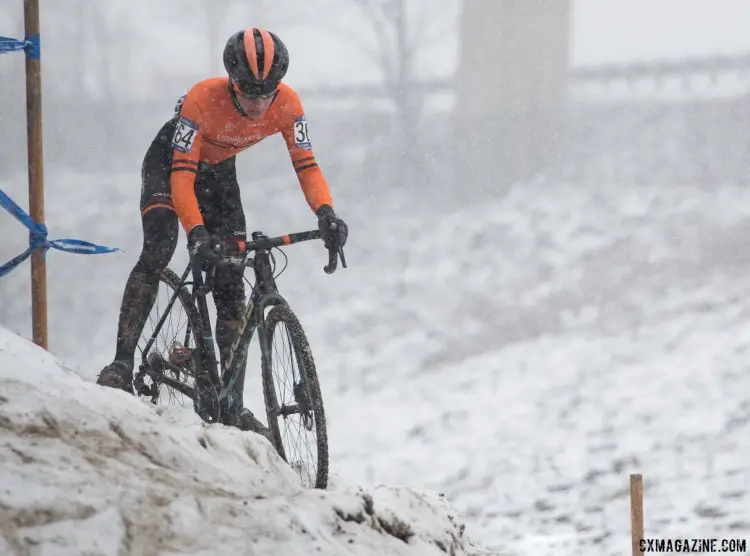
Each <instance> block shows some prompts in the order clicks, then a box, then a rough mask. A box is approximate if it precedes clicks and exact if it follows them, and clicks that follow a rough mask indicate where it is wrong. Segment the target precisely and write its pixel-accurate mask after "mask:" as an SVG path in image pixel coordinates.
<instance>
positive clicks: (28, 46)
mask: <svg viewBox="0 0 750 556" xmlns="http://www.w3.org/2000/svg"><path fill="white" fill-rule="evenodd" d="M18 50H25V51H26V56H28V57H29V58H31V59H32V60H38V59H39V58H40V56H41V43H40V40H39V35H38V34H37V35H32V36H30V37H29V38H28V39H26V40H23V41H19V40H18V39H12V38H10V37H0V54H2V53H3V52H16V51H18Z"/></svg>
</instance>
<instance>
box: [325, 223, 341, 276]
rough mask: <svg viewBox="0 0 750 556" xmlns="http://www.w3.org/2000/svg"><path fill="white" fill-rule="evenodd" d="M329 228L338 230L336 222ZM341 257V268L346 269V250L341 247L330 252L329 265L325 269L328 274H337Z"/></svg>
mask: <svg viewBox="0 0 750 556" xmlns="http://www.w3.org/2000/svg"><path fill="white" fill-rule="evenodd" d="M328 228H329V229H330V230H332V231H335V230H336V229H337V228H338V225H337V224H336V222H331V224H330V225H329V226H328ZM339 257H341V266H343V267H344V268H346V257H344V248H343V247H341V246H339V247H338V249H329V250H328V264H327V265H326V266H324V267H323V270H324V271H325V273H326V274H333V273H334V272H336V267H337V266H338V263H339Z"/></svg>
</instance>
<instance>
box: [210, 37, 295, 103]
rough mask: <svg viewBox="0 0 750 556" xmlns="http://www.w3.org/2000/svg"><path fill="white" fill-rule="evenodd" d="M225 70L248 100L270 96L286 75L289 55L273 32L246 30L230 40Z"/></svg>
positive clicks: (227, 46)
mask: <svg viewBox="0 0 750 556" xmlns="http://www.w3.org/2000/svg"><path fill="white" fill-rule="evenodd" d="M224 68H225V69H226V70H227V73H228V74H229V78H230V79H231V80H232V81H233V82H234V84H235V86H236V87H237V88H238V89H239V91H240V93H241V94H243V95H244V96H247V97H250V98H253V97H256V98H257V97H262V96H267V95H269V94H271V93H273V92H274V91H275V90H276V88H277V87H278V86H279V82H280V81H281V80H282V79H283V78H284V75H286V71H287V69H288V68H289V52H288V51H287V49H286V46H284V43H283V42H281V39H279V37H277V36H276V35H274V34H273V33H271V32H270V31H266V30H265V29H259V28H257V27H253V28H251V29H244V30H242V31H237V32H236V33H235V34H234V35H232V36H231V37H229V40H228V41H227V44H226V46H225V47H224Z"/></svg>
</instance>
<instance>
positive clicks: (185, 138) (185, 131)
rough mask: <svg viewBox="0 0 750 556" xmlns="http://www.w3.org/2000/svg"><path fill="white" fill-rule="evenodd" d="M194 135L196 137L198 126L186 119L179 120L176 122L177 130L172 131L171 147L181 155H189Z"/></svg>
mask: <svg viewBox="0 0 750 556" xmlns="http://www.w3.org/2000/svg"><path fill="white" fill-rule="evenodd" d="M196 135H198V124H196V123H194V122H191V121H190V120H188V119H187V118H184V117H183V118H180V120H179V121H178V122H177V128H176V129H175V130H174V136H173V137H172V145H173V146H174V148H175V149H177V150H178V151H180V152H182V153H189V152H190V151H192V150H193V143H195V137H196Z"/></svg>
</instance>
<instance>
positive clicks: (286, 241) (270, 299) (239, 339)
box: [140, 230, 346, 421]
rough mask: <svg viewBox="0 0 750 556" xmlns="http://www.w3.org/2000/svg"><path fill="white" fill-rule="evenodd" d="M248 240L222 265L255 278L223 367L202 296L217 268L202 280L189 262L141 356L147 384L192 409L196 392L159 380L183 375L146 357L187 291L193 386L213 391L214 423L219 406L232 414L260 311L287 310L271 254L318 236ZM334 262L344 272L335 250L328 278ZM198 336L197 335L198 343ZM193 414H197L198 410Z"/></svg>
mask: <svg viewBox="0 0 750 556" xmlns="http://www.w3.org/2000/svg"><path fill="white" fill-rule="evenodd" d="M252 237H253V241H252V242H249V243H248V244H247V250H246V253H245V255H244V256H242V257H239V258H235V259H234V261H233V262H229V263H222V264H241V265H242V266H243V267H245V268H247V267H250V266H252V268H253V271H254V274H255V284H254V285H253V288H252V291H251V292H250V295H249V296H248V300H247V304H246V307H245V312H244V314H243V317H242V320H241V324H240V327H239V329H238V331H237V336H236V338H235V341H234V343H233V344H232V346H231V348H230V353H229V357H228V359H227V362H226V365H225V367H224V368H223V369H219V363H218V360H217V357H216V350H215V349H214V338H213V333H212V326H211V322H210V316H209V312H208V304H207V301H206V296H207V294H209V293H211V291H212V289H213V277H214V273H215V270H216V266H214V267H213V268H212V269H209V271H207V276H206V279H205V280H204V279H203V272H204V271H203V270H202V269H201V268H200V267H199V266H198V265H197V264H196V263H195V262H194V261H193V260H191V261H190V263H188V265H187V267H186V268H185V270H184V272H183V273H182V276H181V277H180V282H179V284H178V285H177V287H176V288H175V290H174V292H173V293H172V296H171V297H170V299H169V302H168V304H167V308H166V310H165V311H164V314H163V315H162V316H161V318H160V319H159V321H158V322H157V324H156V327H155V329H154V331H153V333H152V334H151V337H150V338H149V340H148V342H147V343H146V346H145V347H144V349H143V354H144V355H145V356H146V362H144V363H142V364H141V366H140V370H141V371H143V373H144V374H146V375H148V376H149V377H150V378H151V380H152V381H153V384H154V386H155V385H156V384H158V383H161V384H166V385H167V386H169V387H170V388H172V389H174V390H176V391H178V392H180V393H182V394H184V395H186V396H188V397H189V398H191V399H192V400H193V402H194V404H195V403H196V395H197V392H196V388H194V387H191V386H188V385H186V384H184V383H182V382H179V381H178V380H175V379H173V378H171V377H169V376H167V375H165V374H164V371H165V370H166V369H171V370H173V371H175V372H176V373H184V372H185V370H184V369H183V368H180V367H179V366H177V365H174V364H173V363H171V362H169V361H167V360H165V359H163V358H162V357H161V356H158V358H152V357H151V355H152V354H150V353H149V351H150V349H151V347H152V346H153V343H154V341H155V340H156V337H157V335H158V333H159V331H160V330H161V328H162V326H163V325H164V322H165V321H166V318H167V316H168V315H169V313H170V311H171V309H172V307H173V305H174V303H175V302H176V301H177V298H178V297H179V292H180V291H181V290H182V288H183V287H186V286H188V285H192V286H193V298H194V300H195V304H196V309H197V311H198V315H199V322H200V330H195V331H193V335H194V336H195V339H196V342H195V343H196V350H195V354H194V356H193V359H194V360H197V363H198V366H197V376H195V380H196V384H197V382H198V380H199V379H201V378H204V377H205V378H207V379H208V382H209V383H210V385H211V386H213V388H214V389H215V392H216V399H217V403H218V408H217V410H218V414H217V415H216V420H217V421H218V420H219V418H220V417H221V412H222V411H221V410H222V408H223V407H224V403H223V402H224V400H226V409H227V410H229V409H231V408H232V406H233V405H234V403H233V400H232V395H231V394H232V392H233V390H234V386H235V383H236V381H237V378H238V376H239V374H240V372H241V371H242V367H243V365H244V364H245V356H246V354H247V350H248V348H249V346H250V342H251V341H252V338H253V336H254V334H255V331H256V330H259V335H260V334H262V333H263V328H262V325H263V321H264V317H265V310H266V309H267V308H268V307H271V306H274V305H287V302H286V300H285V299H284V298H283V297H282V296H281V294H280V293H279V291H278V288H277V286H276V281H275V279H274V276H273V269H272V267H271V262H270V259H271V257H270V249H272V248H273V247H278V246H280V245H290V244H292V243H297V242H300V241H307V240H311V239H318V238H320V232H319V231H318V230H314V231H309V232H300V233H296V234H287V235H284V236H280V237H277V238H268V237H266V236H265V235H263V234H262V233H261V232H254V233H253V234H252ZM251 253H254V255H253V256H252V257H251V256H250V254H251ZM338 256H341V260H342V265H343V266H344V267H345V268H346V260H345V259H344V257H343V252H342V251H341V249H339V250H338V251H332V252H330V253H329V264H328V265H327V266H326V267H325V268H324V270H325V272H326V273H328V274H331V273H332V272H334V271H335V269H336V264H337V261H338ZM191 274H192V278H193V280H192V282H191V281H189V276H190V275H191ZM190 332H191V330H190V321H189V320H188V330H187V331H186V338H187V337H188V336H189V334H190ZM198 335H200V339H199V336H198ZM186 344H187V342H186ZM262 344H263V342H261V349H262V347H263V346H262ZM262 356H263V357H266V356H267V354H265V353H262ZM157 359H158V364H157ZM153 367H157V368H153ZM154 391H156V390H154ZM196 411H198V407H197V406H196ZM199 413H200V412H199ZM200 416H201V417H202V418H204V419H205V420H207V421H213V419H210V418H209V417H210V416H209V415H206V414H201V415H200Z"/></svg>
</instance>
